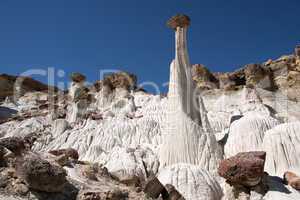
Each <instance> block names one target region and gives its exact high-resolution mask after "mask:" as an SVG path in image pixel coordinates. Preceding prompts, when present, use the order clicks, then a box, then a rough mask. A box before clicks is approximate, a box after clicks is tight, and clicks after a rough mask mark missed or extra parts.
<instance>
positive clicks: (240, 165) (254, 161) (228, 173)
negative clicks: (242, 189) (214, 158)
mask: <svg viewBox="0 0 300 200" xmlns="http://www.w3.org/2000/svg"><path fill="white" fill-rule="evenodd" d="M265 159H266V152H245V153H239V154H237V155H236V156H233V157H231V158H228V159H225V160H222V161H221V162H220V166H219V169H218V173H219V175H220V176H222V177H223V178H225V179H226V180H227V182H228V183H230V184H232V185H243V186H255V185H258V184H259V183H260V182H261V180H262V177H263V175H264V165H265Z"/></svg>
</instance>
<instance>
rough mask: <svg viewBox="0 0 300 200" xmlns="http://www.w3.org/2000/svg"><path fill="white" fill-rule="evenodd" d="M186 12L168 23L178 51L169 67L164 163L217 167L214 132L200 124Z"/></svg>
mask: <svg viewBox="0 0 300 200" xmlns="http://www.w3.org/2000/svg"><path fill="white" fill-rule="evenodd" d="M188 21H189V18H188V17H186V16H177V17H176V16H175V17H173V18H171V20H170V21H169V24H170V26H171V27H172V28H174V26H176V24H177V27H176V29H175V30H176V37H175V38H176V40H175V41H176V53H175V60H173V62H172V64H171V67H170V82H169V92H168V105H167V106H168V107H167V119H166V124H167V125H166V129H165V130H164V135H163V144H162V145H161V147H160V162H161V167H164V166H168V165H172V164H175V163H180V162H184V163H191V164H199V165H200V166H202V167H203V168H205V169H207V170H211V171H214V170H216V167H217V164H218V161H219V159H220V158H221V156H222V155H221V153H220V152H219V149H218V145H217V142H216V139H215V137H214V135H213V134H211V133H209V132H206V131H204V130H203V128H202V127H201V126H200V122H201V119H200V112H199V110H198V100H197V93H196V92H197V91H196V90H195V84H194V83H193V82H192V81H191V80H192V76H191V65H190V63H189V57H188V52H187V42H186V34H187V27H188V24H189V23H187V22H188Z"/></svg>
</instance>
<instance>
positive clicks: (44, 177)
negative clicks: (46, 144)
mask: <svg viewBox="0 0 300 200" xmlns="http://www.w3.org/2000/svg"><path fill="white" fill-rule="evenodd" d="M17 174H18V175H19V177H21V178H22V179H23V180H24V181H25V183H26V184H27V185H28V187H29V188H30V189H33V190H37V191H42V192H49V193H52V192H62V190H63V188H64V186H65V184H66V183H67V179H66V176H67V173H66V171H65V170H64V169H63V168H62V167H60V166H58V165H54V164H51V163H49V162H48V161H46V160H43V159H41V158H40V157H38V156H37V155H32V154H28V155H26V156H25V157H24V158H23V159H20V160H18V165H17Z"/></svg>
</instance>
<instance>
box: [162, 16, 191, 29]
mask: <svg viewBox="0 0 300 200" xmlns="http://www.w3.org/2000/svg"><path fill="white" fill-rule="evenodd" d="M190 24H191V19H190V18H189V17H188V16H187V15H183V14H177V15H175V16H173V17H171V19H169V20H168V22H167V26H168V27H169V28H171V29H175V30H176V28H177V27H188V26H189V25H190Z"/></svg>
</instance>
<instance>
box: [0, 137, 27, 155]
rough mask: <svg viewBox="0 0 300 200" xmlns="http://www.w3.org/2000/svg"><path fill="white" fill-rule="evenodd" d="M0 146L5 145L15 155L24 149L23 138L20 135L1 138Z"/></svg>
mask: <svg viewBox="0 0 300 200" xmlns="http://www.w3.org/2000/svg"><path fill="white" fill-rule="evenodd" d="M0 146H2V147H5V148H6V149H8V150H9V151H11V152H13V153H14V154H15V155H21V154H22V153H23V152H24V151H25V149H26V145H25V142H24V139H23V138H20V137H7V138H2V139H0Z"/></svg>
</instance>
